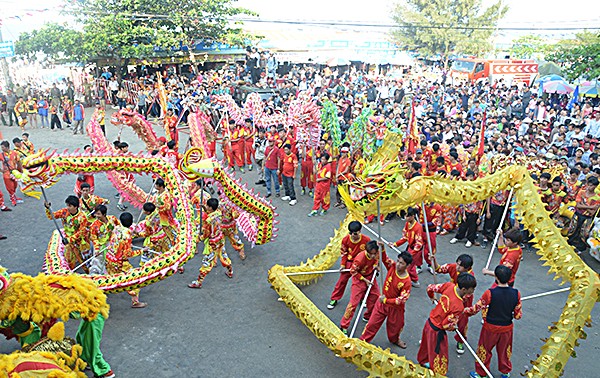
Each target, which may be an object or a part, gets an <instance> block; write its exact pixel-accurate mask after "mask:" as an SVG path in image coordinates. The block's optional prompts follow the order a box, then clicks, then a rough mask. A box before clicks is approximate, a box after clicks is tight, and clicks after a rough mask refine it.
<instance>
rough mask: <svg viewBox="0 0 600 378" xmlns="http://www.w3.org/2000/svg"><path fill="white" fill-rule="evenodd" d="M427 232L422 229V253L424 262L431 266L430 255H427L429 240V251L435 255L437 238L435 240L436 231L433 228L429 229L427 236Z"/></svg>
mask: <svg viewBox="0 0 600 378" xmlns="http://www.w3.org/2000/svg"><path fill="white" fill-rule="evenodd" d="M426 234H427V232H425V230H423V241H425V243H424V244H423V254H424V255H425V262H426V263H427V265H429V266H433V264H432V262H431V256H429V244H428V243H429V242H431V252H432V253H433V255H434V256H435V254H436V252H437V240H436V236H437V234H436V232H435V229H433V230H432V229H431V228H430V229H429V238H428V237H427V236H426Z"/></svg>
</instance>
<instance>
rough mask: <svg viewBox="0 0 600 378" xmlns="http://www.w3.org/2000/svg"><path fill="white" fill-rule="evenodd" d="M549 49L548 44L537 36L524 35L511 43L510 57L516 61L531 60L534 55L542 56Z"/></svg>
mask: <svg viewBox="0 0 600 378" xmlns="http://www.w3.org/2000/svg"><path fill="white" fill-rule="evenodd" d="M549 49H550V46H549V44H548V43H547V42H546V40H545V39H544V38H542V37H540V36H539V35H533V34H530V35H524V36H522V37H519V38H515V39H514V40H513V41H512V46H511V48H510V56H511V57H512V58H518V59H531V58H533V57H534V55H536V54H541V56H544V55H545V54H546V53H547V52H548V51H549Z"/></svg>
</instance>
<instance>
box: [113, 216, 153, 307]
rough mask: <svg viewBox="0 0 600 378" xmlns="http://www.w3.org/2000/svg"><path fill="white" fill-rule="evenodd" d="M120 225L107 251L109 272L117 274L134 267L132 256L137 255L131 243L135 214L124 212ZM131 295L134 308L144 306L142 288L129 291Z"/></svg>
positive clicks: (114, 231)
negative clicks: (131, 262) (141, 296)
mask: <svg viewBox="0 0 600 378" xmlns="http://www.w3.org/2000/svg"><path fill="white" fill-rule="evenodd" d="M119 221H120V222H121V224H120V225H117V226H116V227H115V229H114V230H113V233H112V236H111V237H110V241H109V245H108V249H107V251H106V252H107V253H106V271H107V272H108V274H117V273H122V272H127V271H128V270H131V269H133V266H131V264H130V263H129V259H130V258H131V257H134V256H136V253H134V252H133V250H132V248H131V245H132V243H133V230H132V229H131V226H132V225H133V215H131V213H130V212H127V211H126V212H124V213H122V214H121V216H120V217H119ZM127 293H128V294H129V295H130V296H131V307H132V308H144V307H146V306H147V304H146V303H143V302H140V289H135V290H131V291H128V292H127Z"/></svg>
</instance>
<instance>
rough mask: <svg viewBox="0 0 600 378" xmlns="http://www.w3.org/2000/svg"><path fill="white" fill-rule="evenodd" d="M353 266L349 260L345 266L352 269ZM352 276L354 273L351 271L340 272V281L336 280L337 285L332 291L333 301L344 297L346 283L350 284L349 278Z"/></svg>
mask: <svg viewBox="0 0 600 378" xmlns="http://www.w3.org/2000/svg"><path fill="white" fill-rule="evenodd" d="M351 267H352V262H351V261H348V262H347V263H346V266H345V267H344V268H346V269H350V268H351ZM351 276H352V275H351V274H350V272H342V273H340V278H338V281H337V282H336V284H335V287H334V288H333V292H332V293H331V300H332V301H339V300H340V299H342V297H343V296H344V291H345V290H346V285H347V284H348V280H349V279H350V277H351Z"/></svg>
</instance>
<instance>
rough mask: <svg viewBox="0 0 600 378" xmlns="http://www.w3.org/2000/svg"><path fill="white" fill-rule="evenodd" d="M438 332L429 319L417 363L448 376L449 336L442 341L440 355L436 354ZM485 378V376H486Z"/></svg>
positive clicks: (424, 329)
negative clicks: (427, 365) (426, 365)
mask: <svg viewBox="0 0 600 378" xmlns="http://www.w3.org/2000/svg"><path fill="white" fill-rule="evenodd" d="M437 338H438V332H437V331H435V330H434V329H433V328H431V324H430V323H429V319H427V321H426V322H425V327H423V334H422V335H421V346H420V347H419V353H417V361H418V362H419V364H421V365H424V364H426V363H429V368H430V369H431V370H433V371H434V372H436V373H437V374H440V375H446V373H447V372H448V335H444V338H443V339H441V340H440V344H439V350H438V353H436V352H435V349H436V348H435V347H436V345H437ZM484 376H485V374H484Z"/></svg>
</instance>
